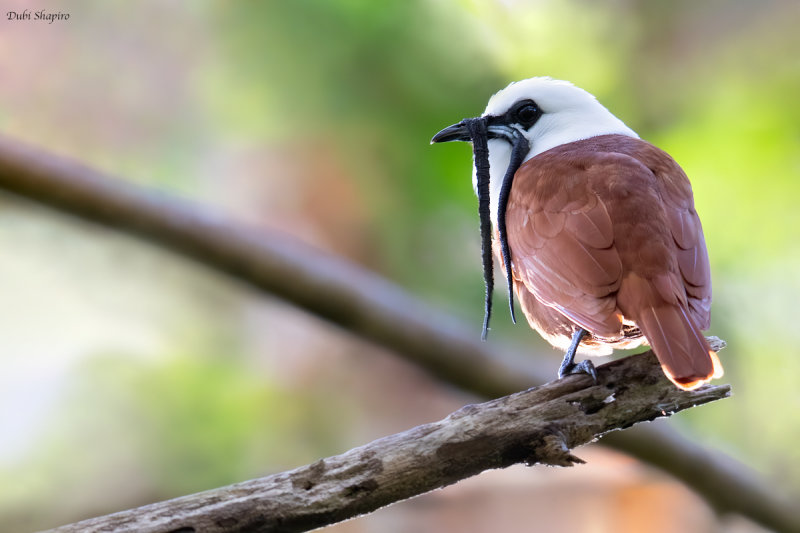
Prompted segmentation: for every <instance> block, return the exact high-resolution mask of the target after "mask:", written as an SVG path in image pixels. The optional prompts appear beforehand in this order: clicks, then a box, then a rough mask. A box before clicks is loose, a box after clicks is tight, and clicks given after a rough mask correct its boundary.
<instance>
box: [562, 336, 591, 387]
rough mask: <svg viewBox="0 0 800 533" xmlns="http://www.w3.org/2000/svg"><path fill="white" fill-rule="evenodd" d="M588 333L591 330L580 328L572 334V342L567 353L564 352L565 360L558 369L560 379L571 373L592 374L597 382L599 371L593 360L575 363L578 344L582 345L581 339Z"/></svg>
mask: <svg viewBox="0 0 800 533" xmlns="http://www.w3.org/2000/svg"><path fill="white" fill-rule="evenodd" d="M588 333H589V332H588V331H586V330H585V329H583V328H580V329H578V330H577V331H576V332H575V333H574V334H573V335H572V342H571V343H570V345H569V348H567V353H565V354H564V360H563V361H561V366H560V367H559V369H558V379H561V378H563V377H564V376H567V375H569V374H589V375H590V376H592V379H593V380H594V382H595V383H597V371H596V370H595V368H594V364H592V362H591V361H589V360H588V359H587V360H585V361H581V362H580V363H577V364H576V363H575V354H576V353H577V351H578V345H580V343H581V340H583V337H584V336H586V335H587V334H588Z"/></svg>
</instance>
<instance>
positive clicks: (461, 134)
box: [431, 120, 472, 144]
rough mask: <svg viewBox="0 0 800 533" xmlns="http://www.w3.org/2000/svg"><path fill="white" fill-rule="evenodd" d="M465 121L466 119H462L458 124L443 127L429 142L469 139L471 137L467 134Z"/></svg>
mask: <svg viewBox="0 0 800 533" xmlns="http://www.w3.org/2000/svg"><path fill="white" fill-rule="evenodd" d="M466 122H467V121H466V120H462V121H461V122H459V123H458V124H453V125H452V126H447V127H446V128H445V129H443V130H442V131H440V132H439V133H437V134H436V135H434V136H433V139H431V144H433V143H446V142H450V141H467V142H469V141H471V140H472V138H471V137H470V136H469V131H468V130H467V125H466Z"/></svg>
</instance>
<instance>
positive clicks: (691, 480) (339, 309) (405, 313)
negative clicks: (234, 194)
mask: <svg viewBox="0 0 800 533" xmlns="http://www.w3.org/2000/svg"><path fill="white" fill-rule="evenodd" d="M0 188H3V189H5V190H7V191H10V192H12V193H15V194H17V195H20V196H23V197H26V198H29V199H31V200H34V201H37V202H40V203H43V204H46V205H48V206H51V207H54V208H56V209H59V210H61V211H64V212H67V213H70V214H73V215H75V216H78V217H81V218H84V219H87V220H90V221H93V222H98V223H100V224H103V225H106V226H109V227H112V228H115V229H117V230H120V231H123V232H125V233H128V234H134V235H138V236H140V237H143V238H145V239H147V240H148V241H149V242H151V243H153V244H156V245H158V246H162V247H164V248H165V249H168V250H170V251H172V252H175V253H179V254H182V255H183V256H186V257H189V258H192V259H194V260H196V261H198V262H199V263H200V264H202V265H204V266H206V267H208V268H212V269H215V270H217V271H219V272H222V273H225V274H227V275H229V276H231V277H232V278H234V279H237V280H239V281H242V282H246V283H249V284H250V285H252V286H254V287H256V288H258V289H261V290H263V291H265V292H267V293H270V294H273V295H276V296H278V297H280V298H283V299H285V300H287V301H288V302H291V303H293V304H295V305H297V306H299V307H301V308H303V309H305V310H307V311H309V312H311V313H314V314H316V315H318V316H320V317H322V318H325V319H327V320H329V321H331V322H333V323H335V324H338V325H339V326H341V327H343V328H344V329H347V330H349V331H351V332H352V333H354V334H356V335H359V336H361V337H363V338H366V339H369V340H371V341H373V342H375V343H377V344H379V345H382V346H384V347H387V348H389V349H391V350H393V351H394V352H395V353H397V354H398V355H400V356H402V357H404V358H406V359H408V360H410V361H412V362H414V363H416V364H418V365H420V366H421V367H423V368H425V369H426V370H427V371H429V372H430V373H431V374H433V375H435V376H437V377H439V378H440V379H442V380H443V381H446V382H449V383H452V384H454V385H456V386H459V387H461V388H463V389H464V390H468V391H471V392H473V393H475V394H477V395H479V396H483V397H490V398H494V397H498V396H503V395H506V394H511V393H513V392H515V391H518V390H523V389H526V388H527V387H529V386H530V385H531V384H534V383H543V382H545V381H547V379H548V377H549V376H550V375H552V373H551V372H544V371H541V370H537V366H536V363H535V360H534V358H532V357H530V353H529V352H530V351H529V350H523V349H519V348H516V349H515V348H512V347H509V346H506V345H503V344H500V343H497V342H491V343H481V342H480V341H479V340H478V339H477V335H476V334H475V328H468V327H465V326H464V325H462V324H460V323H458V322H457V321H455V320H454V319H453V318H451V317H449V316H447V315H445V314H443V313H441V312H437V311H435V310H433V309H431V308H430V307H428V306H425V305H424V304H423V303H421V302H419V301H418V300H416V299H414V298H413V297H411V296H410V295H408V294H407V293H406V292H404V291H403V290H402V289H400V288H399V287H397V286H395V285H393V284H391V283H390V282H388V281H386V280H384V279H382V278H380V277H378V276H376V275H375V274H373V273H371V272H369V271H366V270H364V269H362V268H360V267H358V266H356V265H353V264H351V263H348V262H346V261H343V260H342V259H340V258H336V257H332V256H330V255H328V254H325V253H323V252H320V251H317V250H313V249H311V248H309V247H307V246H304V245H302V244H300V243H298V242H296V241H293V240H291V239H288V238H286V237H285V236H282V235H279V234H276V233H270V232H266V231H261V230H259V231H258V232H256V231H253V230H252V229H249V228H244V227H242V226H241V225H238V224H236V223H234V222H231V221H226V220H223V219H221V218H219V217H218V216H214V215H212V214H210V213H207V212H204V211H203V210H202V209H199V208H198V207H197V206H194V205H191V204H190V203H188V202H184V201H180V200H177V199H170V198H166V197H164V196H159V195H157V194H155V193H153V192H149V191H146V190H143V189H141V188H138V187H134V186H133V185H130V184H126V183H124V182H122V181H120V180H116V179H113V178H110V177H108V176H106V175H104V174H102V173H100V172H97V171H95V170H92V169H89V168H86V167H85V166H83V165H81V164H79V163H76V162H73V161H70V160H68V159H66V158H62V157H57V156H53V155H51V154H49V153H47V152H44V151H42V150H38V149H35V148H33V147H29V146H25V145H22V144H20V143H18V142H15V141H13V140H10V139H7V138H2V137H0ZM603 444H604V445H606V446H610V447H612V448H615V449H618V450H621V451H623V452H626V453H628V454H630V455H632V456H634V457H637V458H639V459H640V460H642V461H644V462H646V463H649V464H651V465H654V466H656V467H657V468H660V469H662V470H664V471H666V472H668V473H670V474H672V475H673V476H675V477H677V478H678V479H680V480H682V481H683V482H685V483H686V484H687V485H688V486H689V487H691V488H692V489H694V490H695V491H696V492H697V493H698V494H700V495H701V496H702V497H703V498H705V499H706V501H708V502H709V503H710V504H711V505H713V506H714V507H715V509H717V511H719V512H737V513H741V514H743V515H745V516H747V517H749V518H750V519H752V520H754V521H756V522H758V523H760V524H762V525H764V526H766V527H768V528H770V529H772V530H775V531H800V512H798V510H797V509H796V506H795V505H792V504H791V503H790V502H791V498H787V497H786V496H785V495H783V494H782V493H780V492H779V491H778V490H776V489H774V488H773V487H771V486H769V485H767V484H766V483H765V482H764V481H763V480H761V479H759V477H758V476H757V475H756V474H755V473H754V472H753V471H752V470H751V469H749V468H748V467H746V466H745V465H742V464H740V463H737V462H736V461H734V460H733V459H730V458H728V457H725V455H724V454H722V453H721V452H718V451H712V450H709V449H707V448H704V447H702V446H700V445H698V444H696V443H694V442H691V441H689V440H688V439H686V438H684V437H681V436H680V435H678V434H676V433H674V432H666V431H664V430H663V429H659V428H656V427H654V425H652V424H651V425H647V426H639V427H636V428H633V429H631V430H630V431H626V432H624V433H614V434H612V435H609V436H608V437H606V438H604V439H603ZM731 465H734V466H731Z"/></svg>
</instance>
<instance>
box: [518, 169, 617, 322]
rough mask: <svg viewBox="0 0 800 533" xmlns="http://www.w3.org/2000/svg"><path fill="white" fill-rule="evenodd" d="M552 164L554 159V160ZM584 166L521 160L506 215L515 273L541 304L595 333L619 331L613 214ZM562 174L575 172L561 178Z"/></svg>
mask: <svg viewBox="0 0 800 533" xmlns="http://www.w3.org/2000/svg"><path fill="white" fill-rule="evenodd" d="M556 164H558V163H557V162H556ZM585 173H586V171H585V170H584V171H583V172H580V171H578V172H575V169H570V168H552V167H551V166H550V165H542V164H536V165H524V166H523V167H522V168H520V170H519V171H518V172H517V175H516V176H515V178H514V186H513V188H512V192H511V195H510V198H509V202H508V206H507V211H506V222H507V227H508V239H509V246H510V247H511V250H512V263H513V265H514V272H515V276H516V277H517V278H518V279H519V280H520V281H521V282H522V283H523V284H524V286H525V287H527V289H528V290H529V291H531V292H532V293H533V294H534V295H535V296H536V298H537V299H538V300H539V301H541V302H542V303H543V304H545V305H547V306H549V307H552V308H555V309H557V310H558V311H559V312H561V313H562V314H563V315H565V316H567V317H569V318H570V319H571V320H572V321H573V322H575V323H576V324H578V325H579V326H581V327H584V328H586V329H588V330H589V331H591V332H592V333H594V334H596V335H598V336H601V337H609V338H613V337H619V336H620V335H621V332H622V321H621V317H620V316H619V314H618V313H617V312H616V304H615V300H614V297H613V294H612V293H614V291H616V290H617V289H618V288H619V283H620V281H621V276H622V264H621V262H620V258H619V254H618V253H617V251H616V249H615V248H614V247H613V242H614V232H613V225H612V222H611V218H610V216H609V213H608V210H607V208H606V206H605V203H604V201H603V200H602V199H600V198H599V196H598V195H597V193H596V192H595V191H593V190H592V189H591V188H590V186H589V185H590V182H591V181H592V180H591V179H587V176H584V175H583V174H585ZM564 176H571V177H574V178H576V179H566V180H563V181H561V183H559V179H560V178H563V177H564Z"/></svg>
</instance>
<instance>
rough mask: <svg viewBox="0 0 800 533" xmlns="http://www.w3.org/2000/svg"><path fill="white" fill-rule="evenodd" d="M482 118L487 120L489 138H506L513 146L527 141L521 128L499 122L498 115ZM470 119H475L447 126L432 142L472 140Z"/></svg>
mask: <svg viewBox="0 0 800 533" xmlns="http://www.w3.org/2000/svg"><path fill="white" fill-rule="evenodd" d="M481 118H482V119H483V120H484V121H485V122H486V126H487V128H486V138H487V139H505V140H506V141H508V143H509V144H511V146H514V145H516V144H518V143H521V142H523V141H526V139H525V137H524V135H522V133H521V132H520V131H519V130H516V129H514V128H512V127H510V126H506V125H504V124H502V123H498V122H499V121H498V120H497V117H491V116H490V117H481ZM470 120H475V119H471V118H465V119H464V120H462V121H461V122H459V123H458V124H453V125H452V126H447V127H446V128H445V129H443V130H442V131H440V132H439V133H437V134H436V135H434V136H433V139H431V144H433V143H446V142H450V141H465V142H471V141H472V137H470V135H469V130H468V129H467V122H469V121H470Z"/></svg>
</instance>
